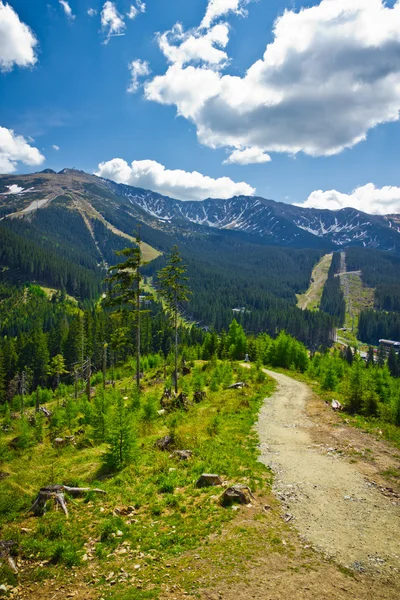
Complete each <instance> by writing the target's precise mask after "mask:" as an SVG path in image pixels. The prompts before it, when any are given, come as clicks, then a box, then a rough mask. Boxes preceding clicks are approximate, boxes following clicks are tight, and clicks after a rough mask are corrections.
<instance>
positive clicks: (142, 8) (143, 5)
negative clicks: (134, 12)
mask: <svg viewBox="0 0 400 600" xmlns="http://www.w3.org/2000/svg"><path fill="white" fill-rule="evenodd" d="M136 6H137V7H138V10H139V12H141V13H144V12H146V3H145V2H142V0H136Z"/></svg>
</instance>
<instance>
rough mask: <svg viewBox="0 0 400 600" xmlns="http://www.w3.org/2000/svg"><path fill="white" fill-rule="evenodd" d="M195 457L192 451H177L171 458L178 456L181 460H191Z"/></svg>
mask: <svg viewBox="0 0 400 600" xmlns="http://www.w3.org/2000/svg"><path fill="white" fill-rule="evenodd" d="M192 455H193V452H192V451H191V450H175V451H174V452H173V453H172V454H171V456H170V458H172V457H174V456H177V457H178V458H180V459H181V460H189V458H190V457H191V456H192Z"/></svg>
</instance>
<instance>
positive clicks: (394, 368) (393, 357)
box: [388, 348, 399, 377]
mask: <svg viewBox="0 0 400 600" xmlns="http://www.w3.org/2000/svg"><path fill="white" fill-rule="evenodd" d="M388 367H389V371H390V374H391V376H392V377H398V376H399V360H398V358H397V354H396V352H395V351H394V349H393V348H390V351H389V356H388Z"/></svg>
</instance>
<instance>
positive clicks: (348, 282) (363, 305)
mask: <svg viewBox="0 0 400 600" xmlns="http://www.w3.org/2000/svg"><path fill="white" fill-rule="evenodd" d="M340 281H341V285H342V289H343V292H344V295H345V300H346V318H345V323H344V327H345V329H344V330H341V331H340V332H339V333H338V341H339V342H340V341H343V342H344V343H345V344H349V345H350V346H353V347H357V348H358V349H360V350H364V349H366V348H367V346H365V345H363V344H362V342H360V341H359V340H358V339H357V331H358V318H359V315H360V312H361V311H362V310H367V309H369V308H373V307H374V293H375V290H374V289H373V288H369V287H367V286H365V285H363V282H362V279H361V276H360V275H358V274H356V273H349V274H344V275H341V278H340Z"/></svg>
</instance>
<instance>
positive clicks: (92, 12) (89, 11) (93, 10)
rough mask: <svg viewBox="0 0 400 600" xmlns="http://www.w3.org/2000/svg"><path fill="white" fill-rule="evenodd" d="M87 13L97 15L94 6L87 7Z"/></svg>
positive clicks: (92, 15)
mask: <svg viewBox="0 0 400 600" xmlns="http://www.w3.org/2000/svg"><path fill="white" fill-rule="evenodd" d="M87 14H88V15H89V17H94V16H96V15H97V10H96V9H95V8H88V11H87Z"/></svg>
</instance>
